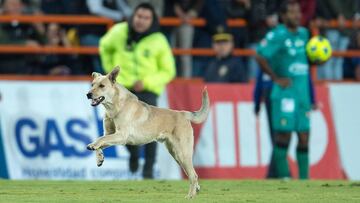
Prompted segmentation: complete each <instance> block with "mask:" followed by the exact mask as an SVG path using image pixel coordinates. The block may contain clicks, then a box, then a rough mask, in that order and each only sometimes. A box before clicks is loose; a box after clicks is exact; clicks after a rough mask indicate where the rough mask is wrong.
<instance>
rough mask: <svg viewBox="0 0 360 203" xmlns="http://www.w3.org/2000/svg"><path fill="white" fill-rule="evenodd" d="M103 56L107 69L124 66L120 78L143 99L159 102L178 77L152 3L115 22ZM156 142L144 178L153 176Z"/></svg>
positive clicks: (134, 156)
mask: <svg viewBox="0 0 360 203" xmlns="http://www.w3.org/2000/svg"><path fill="white" fill-rule="evenodd" d="M99 49H100V57H101V61H102V66H103V68H104V71H105V72H106V73H108V72H111V70H112V69H113V68H114V67H115V66H120V74H119V76H118V78H117V81H118V82H119V83H120V84H122V85H123V86H125V87H126V88H128V89H129V90H130V91H131V92H133V93H134V94H135V95H136V96H137V97H138V98H139V100H141V101H144V102H146V103H148V104H150V105H154V106H156V104H157V98H158V96H159V95H160V94H161V93H162V91H163V90H164V88H165V86H166V85H167V84H168V83H169V82H170V81H171V80H172V79H173V78H174V77H175V74H176V70H175V60H174V56H173V55H172V52H171V48H170V45H169V43H168V41H167V39H166V37H165V36H164V35H163V34H162V33H160V32H159V20H158V17H157V16H156V13H155V12H154V8H153V7H152V6H151V4H148V3H142V4H139V5H138V6H137V7H136V8H135V10H134V13H133V15H132V16H131V18H130V20H129V21H128V22H122V23H118V24H116V25H114V26H113V27H112V28H111V29H110V30H109V31H108V32H107V33H106V34H105V35H104V36H103V37H102V38H101V40H100V47H99ZM127 148H128V150H129V152H130V161H129V167H130V171H131V172H132V173H135V172H136V171H137V170H138V158H139V152H138V147H137V146H127ZM155 156H156V142H153V143H149V144H147V145H146V146H145V165H144V168H143V177H144V178H150V179H151V178H153V177H154V176H153V165H154V163H155Z"/></svg>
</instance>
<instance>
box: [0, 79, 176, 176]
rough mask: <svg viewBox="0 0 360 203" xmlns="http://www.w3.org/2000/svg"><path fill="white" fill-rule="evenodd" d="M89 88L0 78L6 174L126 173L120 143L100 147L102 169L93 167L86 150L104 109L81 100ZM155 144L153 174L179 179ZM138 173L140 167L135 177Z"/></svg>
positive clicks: (91, 154) (97, 132)
mask: <svg viewBox="0 0 360 203" xmlns="http://www.w3.org/2000/svg"><path fill="white" fill-rule="evenodd" d="M89 88H90V83H89V82H48V81H47V82H45V81H44V82H42V81H36V82H34V81H32V82H31V81H0V94H1V97H2V99H1V101H0V112H1V113H0V120H1V130H2V132H1V135H2V142H3V147H4V153H5V160H6V167H7V171H8V176H9V178H11V179H101V180H109V179H127V178H129V177H130V174H129V171H128V152H127V150H126V148H125V147H123V146H117V147H110V148H108V149H106V150H104V151H105V152H104V153H105V161H104V164H103V165H102V166H101V167H97V166H96V160H95V153H94V152H92V151H89V150H87V149H86V145H87V144H89V143H90V142H92V141H93V140H94V139H96V138H97V137H98V136H99V135H100V133H101V131H102V119H101V117H102V113H103V112H102V107H98V108H94V107H92V106H91V105H90V102H89V101H88V100H87V99H86V93H87V92H88V90H89ZM161 100H165V101H166V98H164V97H162V98H161ZM160 103H161V104H162V105H167V103H166V102H160ZM158 146H159V147H158V153H157V154H158V162H159V163H161V164H156V166H155V177H156V178H166V179H179V178H180V177H181V176H180V172H179V170H178V168H176V167H177V166H176V163H175V162H174V161H173V160H172V159H171V157H170V155H168V152H167V151H166V149H164V147H163V146H162V145H160V144H159V145H158ZM164 154H166V155H164ZM142 162H143V160H142V159H141V160H140V165H142ZM161 167H165V168H164V169H163V170H162V169H161ZM169 167H172V168H173V170H168V169H169ZM140 176H141V167H140V169H139V172H138V173H137V174H136V176H135V177H140ZM131 177H134V176H131Z"/></svg>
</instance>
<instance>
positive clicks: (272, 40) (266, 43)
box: [256, 31, 282, 60]
mask: <svg viewBox="0 0 360 203" xmlns="http://www.w3.org/2000/svg"><path fill="white" fill-rule="evenodd" d="M281 45H282V43H281V38H280V36H279V35H277V34H276V33H275V32H273V31H270V32H268V33H267V34H266V36H265V38H264V39H262V40H261V41H260V43H259V44H258V46H257V48H256V53H257V54H259V55H260V56H262V57H264V58H265V59H267V60H270V59H271V58H272V57H273V56H274V55H275V54H277V52H278V51H279V50H280V48H281Z"/></svg>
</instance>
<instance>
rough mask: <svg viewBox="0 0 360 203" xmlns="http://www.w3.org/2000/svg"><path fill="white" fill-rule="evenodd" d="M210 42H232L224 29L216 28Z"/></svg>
mask: <svg viewBox="0 0 360 203" xmlns="http://www.w3.org/2000/svg"><path fill="white" fill-rule="evenodd" d="M212 40H213V42H224V41H232V40H233V35H232V34H231V33H230V32H229V31H228V30H227V29H226V28H225V27H223V26H218V27H217V28H216V32H215V34H214V35H213V36H212Z"/></svg>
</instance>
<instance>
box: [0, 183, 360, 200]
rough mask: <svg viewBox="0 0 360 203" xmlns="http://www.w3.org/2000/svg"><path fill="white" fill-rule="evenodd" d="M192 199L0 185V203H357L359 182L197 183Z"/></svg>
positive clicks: (134, 191)
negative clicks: (199, 186) (198, 187)
mask: <svg viewBox="0 0 360 203" xmlns="http://www.w3.org/2000/svg"><path fill="white" fill-rule="evenodd" d="M200 184H201V192H200V194H199V195H198V196H196V198H195V199H192V200H186V199H184V197H185V195H186V192H187V190H188V182H187V181H150V180H149V181H9V180H0V202H6V203H14V202H47V203H48V202H172V203H174V202H189V201H190V202H360V182H349V181H295V180H292V181H277V180H257V181H255V180H236V181H230V180H201V182H200Z"/></svg>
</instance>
